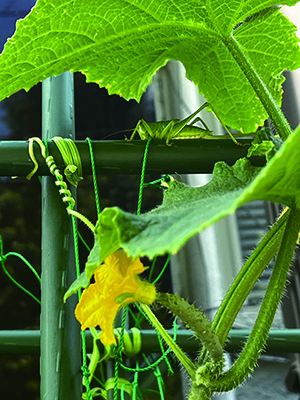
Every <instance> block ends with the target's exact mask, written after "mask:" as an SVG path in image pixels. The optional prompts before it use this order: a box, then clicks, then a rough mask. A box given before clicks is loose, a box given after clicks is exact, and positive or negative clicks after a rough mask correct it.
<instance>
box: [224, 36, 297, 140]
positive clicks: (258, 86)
mask: <svg viewBox="0 0 300 400" xmlns="http://www.w3.org/2000/svg"><path fill="white" fill-rule="evenodd" d="M223 43H224V44H225V46H226V47H227V49H228V50H229V52H230V53H231V55H232V56H233V58H234V59H235V61H236V62H237V64H238V65H239V66H240V68H241V70H242V71H243V73H244V74H245V76H246V78H247V79H248V81H249V83H250V84H251V86H252V88H253V89H254V91H255V93H256V94H257V96H258V97H259V99H260V101H261V103H262V105H263V106H264V108H265V110H266V111H267V113H268V115H269V117H270V119H271V121H272V122H273V124H274V127H275V129H276V131H277V133H278V134H279V135H280V137H281V139H282V140H286V139H287V137H288V136H289V135H290V134H291V133H292V131H291V127H290V125H289V123H288V122H287V120H286V118H285V116H284V115H283V113H282V111H281V109H280V107H279V106H278V104H277V103H276V101H275V99H274V98H273V96H272V94H271V93H270V91H269V90H268V88H267V87H266V85H265V83H264V82H263V81H262V79H261V78H260V76H259V75H258V73H257V71H256V69H255V68H254V65H253V64H252V62H251V60H250V59H249V57H248V56H247V54H246V53H245V51H244V50H243V48H242V47H241V45H240V44H239V43H238V42H237V40H236V39H235V38H234V37H233V36H227V37H223Z"/></svg>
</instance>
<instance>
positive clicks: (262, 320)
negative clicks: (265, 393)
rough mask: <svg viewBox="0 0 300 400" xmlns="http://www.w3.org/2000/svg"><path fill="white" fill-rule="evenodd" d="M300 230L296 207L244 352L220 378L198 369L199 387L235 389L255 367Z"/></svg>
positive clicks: (286, 228)
mask: <svg viewBox="0 0 300 400" xmlns="http://www.w3.org/2000/svg"><path fill="white" fill-rule="evenodd" d="M299 230H300V210H298V209H294V210H291V211H290V213H289V215H288V220H287V223H286V226H285V230H284V234H283V238H282V241H281V244H280V249H279V252H278V256H277V259H276V262H275V266H274V270H273V273H272V276H271V279H270V282H269V285H268V288H267V291H266V294H265V296H264V300H263V302H262V305H261V308H260V311H259V314H258V316H257V319H256V322H255V324H254V327H253V329H252V332H251V334H250V336H249V338H248V340H247V343H246V344H245V347H244V349H243V351H242V352H241V354H240V356H239V358H238V359H237V361H236V362H235V363H234V365H233V366H232V367H231V368H230V370H229V371H227V372H225V373H224V374H222V375H220V376H219V377H217V378H216V377H215V376H212V375H210V374H203V373H201V372H202V371H203V367H200V368H199V369H198V371H199V374H196V383H197V384H198V385H199V386H201V385H204V386H206V387H209V388H210V389H212V390H213V391H215V392H221V391H228V390H232V389H234V388H235V387H237V386H238V385H240V384H241V383H242V382H243V381H244V380H245V379H246V377H247V376H248V375H249V373H250V372H251V371H252V370H253V368H254V366H255V364H256V362H257V360H258V357H259V355H260V353H261V351H262V350H263V347H264V345H265V342H266V339H267V337H268V333H269V330H270V328H271V325H272V322H273V319H274V316H275V312H276V310H277V307H278V305H279V302H280V299H281V296H282V293H283V290H284V287H285V283H286V279H287V275H288V272H289V267H290V264H291V262H292V259H293V255H294V250H295V247H296V243H297V239H298V234H299ZM201 368H202V370H201ZM198 371H197V372H198Z"/></svg>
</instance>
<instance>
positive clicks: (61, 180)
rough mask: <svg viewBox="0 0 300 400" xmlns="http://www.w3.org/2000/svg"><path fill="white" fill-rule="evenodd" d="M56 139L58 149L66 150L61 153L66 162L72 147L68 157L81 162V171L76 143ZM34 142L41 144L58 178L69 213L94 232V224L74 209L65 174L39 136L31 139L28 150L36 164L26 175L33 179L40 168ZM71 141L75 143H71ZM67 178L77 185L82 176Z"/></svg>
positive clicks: (61, 193) (46, 158)
mask: <svg viewBox="0 0 300 400" xmlns="http://www.w3.org/2000/svg"><path fill="white" fill-rule="evenodd" d="M54 139H55V140H54V142H55V143H56V145H57V143H59V147H58V150H59V151H60V152H61V151H62V150H61V149H62V148H63V150H64V151H63V154H61V155H62V157H63V160H64V162H65V164H66V162H67V161H66V160H67V155H68V149H70V148H71V149H72V153H71V154H72V156H70V157H69V158H68V160H69V161H71V159H72V162H73V161H74V160H77V161H78V163H79V164H80V165H79V167H78V168H77V169H78V171H81V160H80V156H79V153H78V150H77V147H76V146H75V144H74V143H73V142H72V141H71V140H70V139H68V140H67V139H65V140H66V142H65V140H64V139H63V138H59V137H56V138H54ZM34 142H36V143H37V144H38V145H39V147H40V150H41V154H42V157H43V158H44V160H45V162H46V165H47V166H48V168H49V171H50V173H51V174H52V175H53V176H54V177H55V178H56V181H55V185H56V186H60V189H59V193H60V195H61V196H62V201H63V202H64V203H66V204H67V212H68V214H71V215H74V216H75V217H77V218H79V219H80V220H81V221H82V222H84V223H85V224H86V225H87V226H88V227H89V228H90V229H91V231H92V232H94V229H95V227H94V225H93V224H92V223H91V222H90V221H89V220H88V219H87V218H86V217H85V216H83V215H82V214H80V213H79V212H77V211H75V210H73V207H74V206H75V200H74V198H73V197H72V193H71V192H70V190H69V189H68V186H67V184H66V182H64V178H63V175H62V174H61V173H60V171H59V169H58V167H57V165H56V163H55V160H54V158H53V156H50V155H49V156H48V155H47V150H46V146H45V144H44V143H43V141H42V140H41V139H40V138H39V137H33V138H30V139H29V147H28V151H29V156H30V158H31V160H32V162H33V164H34V168H33V169H32V171H31V172H30V173H29V174H28V175H27V176H26V178H27V179H28V180H29V179H31V178H32V176H33V175H34V174H35V173H36V171H37V170H38V167H39V165H38V162H37V160H36V157H35V154H34V147H33V145H34ZM71 142H72V143H73V144H70V143H71ZM63 143H68V147H64V145H63ZM75 148H76V151H77V153H76V152H75ZM70 151H71V150H70ZM76 154H77V155H76ZM72 167H74V165H71V170H72V169H74V168H72ZM66 178H67V179H68V180H69V182H70V183H71V184H72V185H74V186H77V184H78V182H79V180H80V179H82V178H81V177H79V180H78V179H75V180H74V176H72V177H70V176H68V175H67V176H66Z"/></svg>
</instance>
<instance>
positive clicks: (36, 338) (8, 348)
mask: <svg viewBox="0 0 300 400" xmlns="http://www.w3.org/2000/svg"><path fill="white" fill-rule="evenodd" d="M68 301H69V300H68ZM168 333H169V335H171V336H173V334H174V332H173V330H168ZM250 333H251V331H250V330H248V329H247V330H246V329H233V330H231V331H230V332H229V335H228V340H227V341H226V344H225V350H226V351H228V352H229V353H238V352H239V351H241V349H242V348H243V345H244V344H245V341H246V339H247V337H248V336H249V335H250ZM129 335H130V336H131V338H133V335H132V332H131V330H129ZM86 338H87V351H88V352H89V353H91V352H92V350H93V337H92V335H91V332H90V331H87V332H86ZM141 342H142V344H141V350H140V352H141V353H146V354H149V353H159V352H160V351H161V348H160V344H159V341H158V339H157V335H156V332H155V331H154V330H151V329H149V330H141ZM176 342H177V344H178V345H179V346H180V347H181V348H182V350H183V351H186V352H189V353H193V352H199V349H200V347H201V344H200V342H199V340H197V339H196V337H195V335H194V334H193V332H191V331H188V330H185V329H180V330H178V332H177V335H176ZM99 345H100V351H104V349H103V348H102V347H101V344H100V342H99ZM39 352H40V331H24V330H23V331H18V330H14V331H0V355H4V354H39ZM264 353H300V329H272V330H271V331H270V332H269V336H268V339H267V343H266V346H265V348H264Z"/></svg>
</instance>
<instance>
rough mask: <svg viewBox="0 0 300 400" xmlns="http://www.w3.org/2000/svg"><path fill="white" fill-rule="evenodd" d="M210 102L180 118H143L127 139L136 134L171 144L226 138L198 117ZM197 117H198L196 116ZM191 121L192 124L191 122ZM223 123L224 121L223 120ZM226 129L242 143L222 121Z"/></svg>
mask: <svg viewBox="0 0 300 400" xmlns="http://www.w3.org/2000/svg"><path fill="white" fill-rule="evenodd" d="M208 105H209V104H208V103H204V104H202V106H201V107H199V108H198V109H197V110H196V111H195V112H193V113H192V114H191V115H190V116H189V117H187V118H185V119H183V120H180V119H171V120H169V121H159V122H146V121H145V120H143V119H141V120H139V122H138V123H137V125H136V127H135V129H134V131H133V133H132V135H131V136H130V138H129V139H128V138H127V137H125V140H127V141H128V142H131V141H132V140H133V138H134V136H135V135H136V134H138V135H139V137H140V138H141V139H142V140H148V139H150V138H152V139H165V140H166V145H167V146H171V143H170V141H171V140H173V139H220V138H224V136H223V135H222V136H220V135H219V136H216V135H213V133H212V131H211V130H210V129H209V128H208V126H207V125H206V124H205V122H204V121H203V120H202V119H201V118H200V117H196V115H197V114H198V113H200V112H201V111H202V110H203V109H204V108H206V107H207V106H208ZM195 117H196V118H195ZM198 121H200V122H201V123H202V125H203V126H204V128H199V127H198V126H194V124H195V123H196V122H198ZM189 123H190V124H189ZM221 123H222V122H221ZM222 125H223V126H224V128H225V129H226V131H227V132H228V133H229V135H230V137H231V139H232V140H233V141H234V143H236V144H238V145H241V143H239V142H238V141H237V140H236V139H235V137H234V136H240V135H239V134H237V135H233V134H232V133H231V132H230V131H229V130H228V129H227V127H226V126H225V125H224V124H223V123H222Z"/></svg>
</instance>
